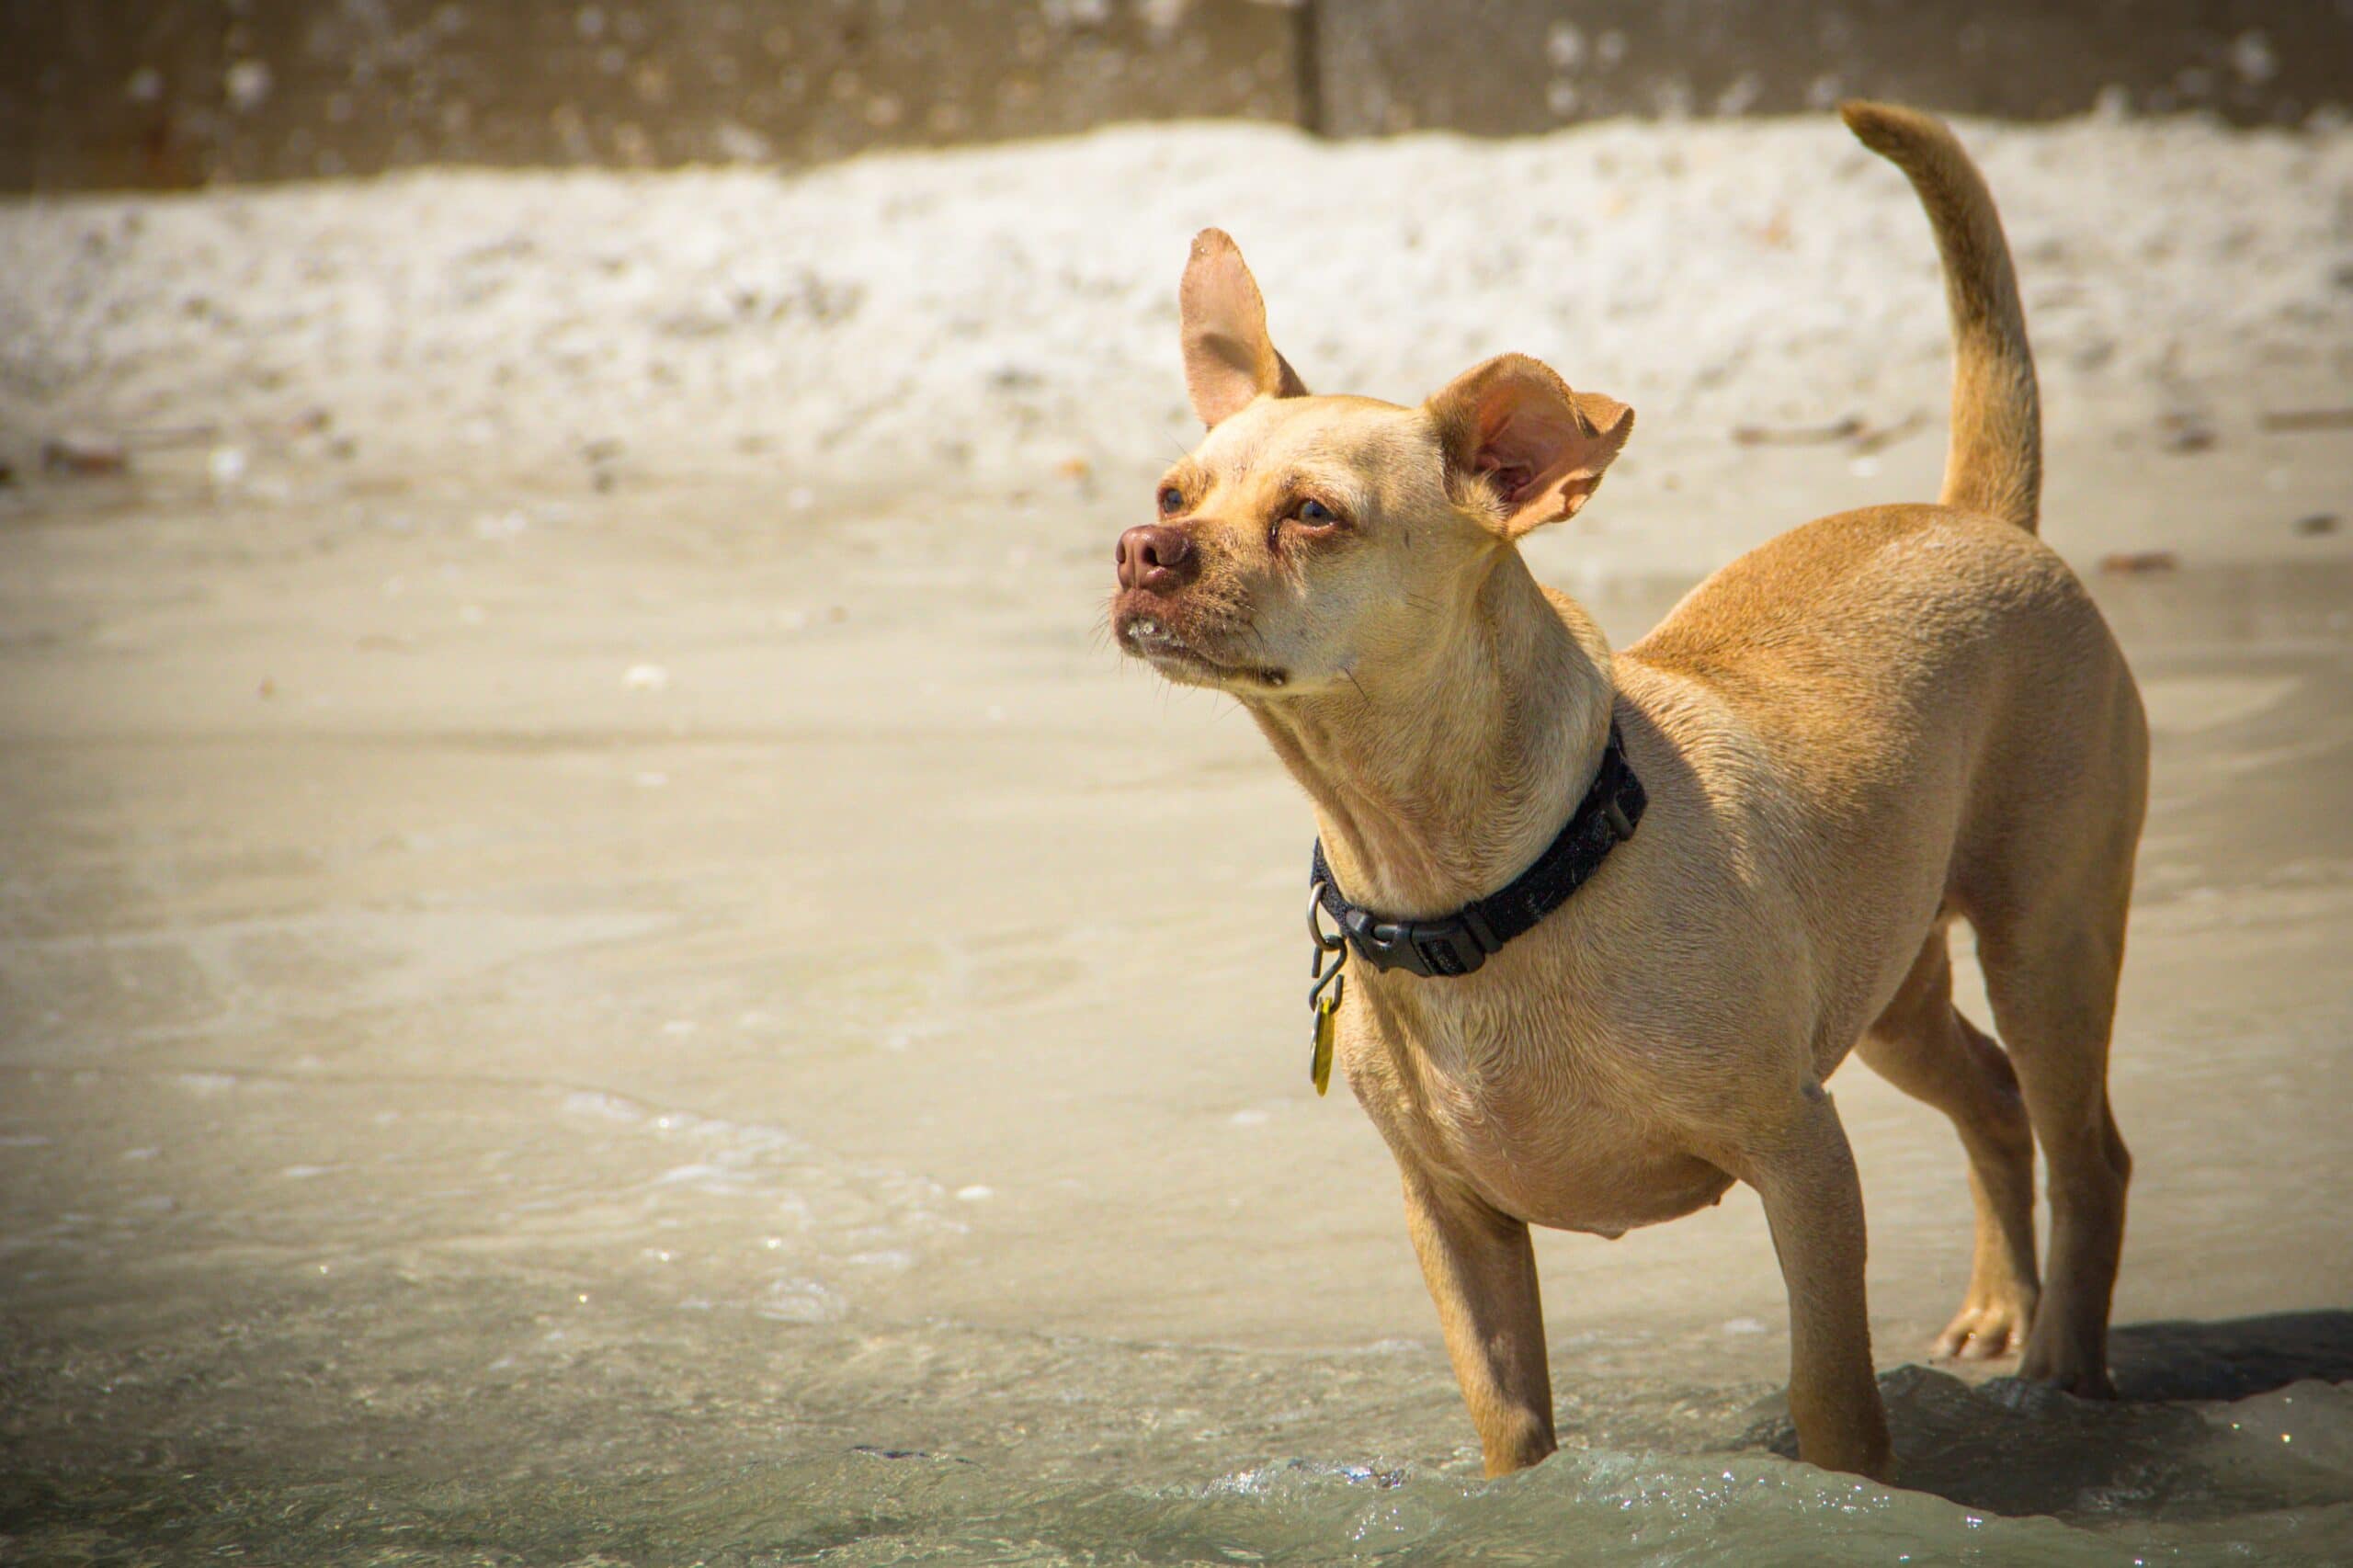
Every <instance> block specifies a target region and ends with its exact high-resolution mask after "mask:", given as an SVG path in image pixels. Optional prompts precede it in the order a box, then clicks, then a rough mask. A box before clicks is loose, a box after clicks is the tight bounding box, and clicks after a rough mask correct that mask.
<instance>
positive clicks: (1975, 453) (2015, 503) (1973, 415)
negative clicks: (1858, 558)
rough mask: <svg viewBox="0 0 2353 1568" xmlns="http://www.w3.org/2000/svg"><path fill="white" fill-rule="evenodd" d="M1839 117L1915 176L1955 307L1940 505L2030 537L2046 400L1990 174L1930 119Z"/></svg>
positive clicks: (1892, 111) (1878, 107) (1880, 108)
mask: <svg viewBox="0 0 2353 1568" xmlns="http://www.w3.org/2000/svg"><path fill="white" fill-rule="evenodd" d="M1838 113H1839V116H1840V118H1842V119H1845V120H1846V122H1847V130H1849V131H1853V132H1854V133H1855V135H1856V137H1857V138H1858V139H1859V140H1860V141H1861V142H1862V143H1863V145H1864V146H1866V147H1869V148H1870V150H1871V151H1872V152H1874V153H1878V154H1879V155H1880V156H1881V157H1882V158H1885V159H1887V160H1888V161H1889V162H1890V163H1892V164H1893V165H1895V166H1896V167H1897V168H1900V169H1902V170H1903V171H1904V174H1905V175H1906V176H1908V177H1909V178H1910V179H1911V181H1912V188H1913V189H1915V190H1916V191H1917V192H1919V195H1920V204H1921V205H1922V206H1924V207H1926V208H1927V210H1928V222H1929V225H1930V226H1931V227H1933V228H1934V229H1935V230H1936V232H1937V249H1938V252H1939V253H1940V254H1941V255H1942V256H1943V257H1944V265H1945V301H1946V303H1947V305H1948V306H1949V307H1950V309H1951V312H1952V335H1953V349H1952V443H1951V445H1950V447H1949V449H1947V451H1946V455H1945V488H1944V494H1942V495H1941V496H1939V497H1938V499H1939V500H1940V501H1942V502H1943V504H1944V505H1946V506H1959V507H1962V508H1964V509H1966V510H1968V511H1972V512H1983V513H1985V514H1986V515H1988V516H1990V517H2001V518H2005V519H2006V520H2007V521H2009V522H2013V523H2016V524H2018V527H2020V528H2024V529H2026V530H2027V531H2028V532H2029V533H2032V532H2033V531H2034V525H2035V513H2036V508H2037V506H2038V505H2039V504H2040V500H2041V494H2042V402H2041V397H2040V393H2039V392H2037V390H2036V387H2035V381H2034V355H2033V353H2032V351H2031V350H2029V348H2028V347H2027V342H2026V315H2025V312H2023V311H2021V310H2020V309H2019V308H2018V275H2017V274H2016V273H2015V272H2013V271H2012V270H2011V269H2010V247H2009V244H2008V243H2007V242H2006V241H2005V240H2004V239H2003V237H2002V220H2001V216H2000V214H1998V213H1996V212H1995V210H1994V197H1993V193H1992V192H1990V191H1988V190H1987V189H1986V188H1985V176H1983V175H1981V174H1979V173H1978V172H1977V165H1974V164H1972V163H1971V162H1970V161H1969V154H1968V153H1965V152H1963V151H1961V143H1960V142H1958V141H1956V140H1954V138H1953V134H1952V132H1951V131H1949V130H1948V129H1947V128H1946V126H1945V124H1944V122H1943V121H1942V120H1940V119H1936V118H1935V117H1933V116H1931V115H1926V114H1922V113H1920V112H1919V111H1918V110H1917V109H1909V108H1899V107H1897V106H1896V105H1893V104H1874V103H1863V102H1859V101H1858V102H1854V103H1848V104H1844V105H1841V106H1840V107H1839V110H1838Z"/></svg>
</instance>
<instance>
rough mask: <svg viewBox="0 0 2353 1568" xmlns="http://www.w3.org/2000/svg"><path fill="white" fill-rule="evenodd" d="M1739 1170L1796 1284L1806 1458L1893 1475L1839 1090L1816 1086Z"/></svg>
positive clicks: (1794, 1346)
mask: <svg viewBox="0 0 2353 1568" xmlns="http://www.w3.org/2000/svg"><path fill="white" fill-rule="evenodd" d="M1736 1168H1737V1169H1738V1170H1739V1174H1740V1175H1741V1176H1743V1177H1744V1178H1745V1180H1746V1181H1747V1182H1748V1183H1749V1185H1750V1186H1752V1187H1755V1188H1756V1192H1757V1195H1758V1196H1759V1197H1760V1198H1762V1199H1764V1200H1765V1221H1766V1223H1767V1224H1768V1225H1770V1226H1771V1227H1772V1231H1773V1250H1774V1251H1775V1252H1776V1253H1777V1254H1778V1255H1779V1256H1780V1260H1781V1278H1783V1280H1784V1281H1785V1282H1786V1283H1787V1284H1788V1287H1789V1292H1790V1415H1791V1416H1792V1417H1793V1418H1794V1419H1795V1420H1796V1422H1797V1428H1798V1457H1799V1458H1801V1459H1802V1460H1805V1461H1806V1462H1807V1463H1808V1464H1818V1465H1821V1466H1822V1467H1823V1468H1824V1469H1825V1470H1844V1471H1853V1472H1854V1473H1856V1474H1858V1475H1868V1476H1870V1477H1872V1478H1873V1479H1875V1480H1881V1481H1884V1480H1886V1479H1888V1477H1889V1474H1890V1473H1891V1471H1892V1469H1893V1465H1892V1456H1891V1454H1890V1451H1889V1448H1888V1440H1887V1412H1886V1410H1885V1409H1884V1407H1882V1406H1881V1403H1880V1397H1879V1385H1878V1382H1877V1381H1876V1380H1875V1379H1874V1377H1873V1375H1872V1371H1871V1326H1870V1312H1869V1310H1868V1309H1867V1307H1866V1306H1865V1303H1864V1295H1863V1252H1864V1244H1863V1189H1862V1184H1861V1182H1860V1181H1859V1180H1858V1179H1857V1177H1856V1175H1855V1156H1854V1153H1853V1151H1852V1150H1850V1149H1849V1148H1848V1147H1847V1130H1846V1129H1845V1128H1844V1127H1843V1126H1841V1125H1840V1124H1839V1121H1838V1111H1837V1108H1836V1107H1835V1106H1833V1105H1832V1104H1831V1101H1830V1096H1829V1095H1828V1094H1827V1093H1825V1092H1824V1090H1823V1088H1822V1087H1821V1086H1820V1085H1807V1086H1806V1088H1805V1090H1804V1091H1803V1094H1802V1099H1801V1104H1800V1105H1799V1107H1798V1108H1797V1109H1796V1110H1795V1112H1794V1113H1793V1115H1792V1117H1791V1119H1790V1123H1789V1124H1788V1125H1787V1126H1785V1127H1784V1128H1782V1129H1780V1130H1779V1131H1778V1132H1777V1135H1776V1136H1774V1137H1773V1138H1772V1139H1771V1140H1770V1141H1769V1143H1768V1147H1767V1148H1766V1149H1764V1150H1763V1151H1758V1150H1753V1149H1752V1150H1750V1151H1747V1152H1746V1157H1745V1159H1744V1160H1743V1161H1742V1162H1740V1164H1739V1165H1738V1166H1737V1167H1736Z"/></svg>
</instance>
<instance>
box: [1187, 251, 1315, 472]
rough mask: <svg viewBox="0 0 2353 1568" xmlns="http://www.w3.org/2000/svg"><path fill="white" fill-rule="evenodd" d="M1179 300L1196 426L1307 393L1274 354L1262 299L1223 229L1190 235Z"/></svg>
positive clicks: (1210, 423)
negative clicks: (1262, 401)
mask: <svg viewBox="0 0 2353 1568" xmlns="http://www.w3.org/2000/svg"><path fill="white" fill-rule="evenodd" d="M1178 300H1179V303H1180V307H1181V312H1182V315H1183V318H1184V342H1185V390H1186V392H1188V393H1190V394H1191V396H1192V399H1193V412H1194V413H1195V414H1198V415H1200V416H1201V423H1202V424H1204V425H1215V424H1218V423H1219V422H1221V421H1222V420H1224V419H1227V418H1229V417H1231V416H1232V415H1235V414H1239V413H1240V412H1241V411H1242V410H1243V409H1244V408H1245V406H1247V405H1248V404H1249V403H1251V402H1252V401H1253V400H1254V399H1256V398H1258V397H1260V396H1262V395H1263V396H1266V397H1305V396H1306V395H1307V388H1306V386H1305V384H1304V383H1302V381H1300V379H1299V372H1298V371H1296V370H1294V369H1291V368H1290V363H1289V362H1288V361H1287V360H1285V359H1284V358H1283V357H1282V356H1281V355H1279V354H1278V353H1276V352H1275V340H1274V339H1273V338H1271V337H1268V336H1267V301H1266V300H1265V299H1264V298H1262V297H1261V296H1260V294H1259V293H1258V283H1257V279H1256V278H1252V277H1251V276H1250V269H1249V267H1245V266H1244V265H1243V262H1242V253H1241V251H1239V250H1237V249H1236V248H1235V247H1234V244H1233V238H1232V236H1230V235H1229V234H1227V233H1226V232H1225V231H1224V230H1222V229H1203V230H1202V231H1201V232H1200V233H1198V234H1196V235H1194V236H1193V255H1192V259H1191V260H1189V261H1188V262H1187V263H1186V264H1185V284H1184V288H1183V289H1182V290H1180V291H1179V294H1178Z"/></svg>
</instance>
